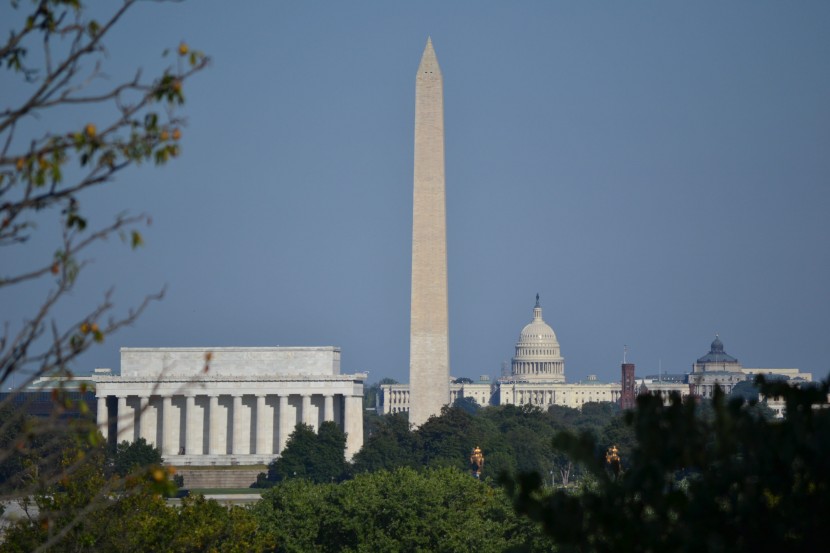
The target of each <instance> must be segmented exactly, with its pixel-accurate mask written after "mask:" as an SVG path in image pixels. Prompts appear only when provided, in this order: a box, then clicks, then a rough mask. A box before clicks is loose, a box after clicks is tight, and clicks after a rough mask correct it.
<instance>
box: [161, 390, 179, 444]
mask: <svg viewBox="0 0 830 553" xmlns="http://www.w3.org/2000/svg"><path fill="white" fill-rule="evenodd" d="M161 402H162V405H161V417H162V419H161V454H162V455H164V456H170V455H175V454H176V453H177V452H176V451H175V450H174V449H173V398H172V397H171V396H164V397H162V398H161Z"/></svg>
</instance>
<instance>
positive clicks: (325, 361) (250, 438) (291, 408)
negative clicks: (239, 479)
mask: <svg viewBox="0 0 830 553" xmlns="http://www.w3.org/2000/svg"><path fill="white" fill-rule="evenodd" d="M365 379H366V375H365V374H361V373H358V374H352V375H345V374H340V349H339V348H336V347H262V348H235V347H230V348H121V374H120V375H113V374H112V372H111V371H110V370H109V369H96V370H95V373H94V376H93V380H94V381H95V390H96V393H95V395H96V397H97V401H98V412H97V420H98V425H99V427H100V428H101V431H102V433H103V435H104V437H105V439H107V441H108V442H109V443H111V444H112V443H116V442H118V443H120V442H121V441H124V440H127V441H135V440H138V439H139V438H144V439H145V440H147V442H148V443H151V444H153V445H155V446H157V447H158V448H159V449H160V450H161V452H162V456H163V457H164V459H165V462H166V463H170V464H175V465H178V466H182V465H196V466H209V465H252V464H260V463H268V462H270V461H271V460H272V459H273V458H274V457H276V456H277V455H279V453H280V452H281V451H282V449H283V448H284V447H285V443H286V441H287V439H288V436H289V435H290V434H291V432H293V431H294V427H295V426H296V424H297V423H300V422H302V423H305V424H307V425H309V426H311V427H313V428H314V429H315V430H316V429H317V428H318V427H319V425H320V424H321V423H322V422H324V421H334V422H335V423H336V424H337V425H339V426H340V427H341V428H342V429H343V431H344V432H345V433H346V434H347V438H346V458H347V459H351V457H352V456H353V455H354V454H355V453H357V452H358V451H359V450H360V448H361V447H362V446H363V383H364V381H365Z"/></svg>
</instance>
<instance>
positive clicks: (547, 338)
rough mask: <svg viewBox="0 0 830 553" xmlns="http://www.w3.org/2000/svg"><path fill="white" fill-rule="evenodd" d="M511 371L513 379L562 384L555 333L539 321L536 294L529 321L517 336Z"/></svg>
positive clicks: (540, 315)
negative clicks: (531, 316) (531, 317)
mask: <svg viewBox="0 0 830 553" xmlns="http://www.w3.org/2000/svg"><path fill="white" fill-rule="evenodd" d="M512 368H513V371H512V372H513V377H514V378H516V379H527V380H548V381H551V382H564V381H565V359H564V358H563V357H562V355H561V354H560V351H559V341H558V340H557V339H556V333H555V332H554V331H553V329H552V328H551V327H550V326H548V324H547V323H545V321H544V319H542V307H541V305H540V304H539V294H536V306H535V307H534V308H533V320H532V321H531V322H530V324H528V325H525V327H524V328H523V329H522V333H521V334H520V335H519V342H518V343H517V344H516V355H515V357H513V363H512Z"/></svg>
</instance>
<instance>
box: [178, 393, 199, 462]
mask: <svg viewBox="0 0 830 553" xmlns="http://www.w3.org/2000/svg"><path fill="white" fill-rule="evenodd" d="M184 409H185V412H184V416H185V423H184V440H182V441H183V442H184V452H185V454H186V455H198V454H200V453H201V451H196V443H197V442H196V433H197V432H200V431H201V428H200V429H198V430H197V429H196V396H194V395H193V394H188V395H187V397H186V398H185V406H184Z"/></svg>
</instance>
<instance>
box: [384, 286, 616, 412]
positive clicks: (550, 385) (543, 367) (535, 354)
mask: <svg viewBox="0 0 830 553" xmlns="http://www.w3.org/2000/svg"><path fill="white" fill-rule="evenodd" d="M510 373H511V374H510V375H509V376H504V377H502V378H499V379H498V380H497V381H496V382H494V383H490V382H489V380H485V379H484V378H482V379H481V380H479V382H472V383H470V382H467V383H463V382H459V381H451V384H450V400H451V402H454V401H455V400H456V399H458V398H459V397H468V398H470V399H472V400H473V401H475V402H476V403H478V404H479V405H481V406H485V405H536V406H538V407H540V408H543V409H547V408H548V407H550V406H552V405H560V406H563V407H572V408H576V409H580V408H582V405H583V404H585V403H591V402H598V401H612V402H619V400H620V395H621V393H622V388H621V385H620V383H619V382H612V383H603V382H599V381H598V380H597V379H596V377H595V376H593V375H589V376H588V377H587V378H586V379H585V380H582V381H577V382H572V383H568V382H567V381H566V378H565V359H564V357H562V352H561V348H560V346H559V340H558V339H557V337H556V333H555V332H554V331H553V328H551V327H550V325H548V324H547V323H546V322H545V320H544V318H543V317H542V305H541V302H540V299H539V295H538V294H537V295H536V304H535V305H534V307H533V318H532V319H531V321H530V322H529V323H528V324H526V325H525V326H524V327H523V328H522V331H521V332H520V333H519V341H518V342H517V343H516V347H515V354H514V356H513V359H512V362H511V371H510ZM378 397H379V401H378V405H377V411H378V413H381V414H388V413H400V412H408V411H409V404H410V397H409V385H408V384H384V385H382V386H381V387H380V394H379V395H378Z"/></svg>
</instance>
